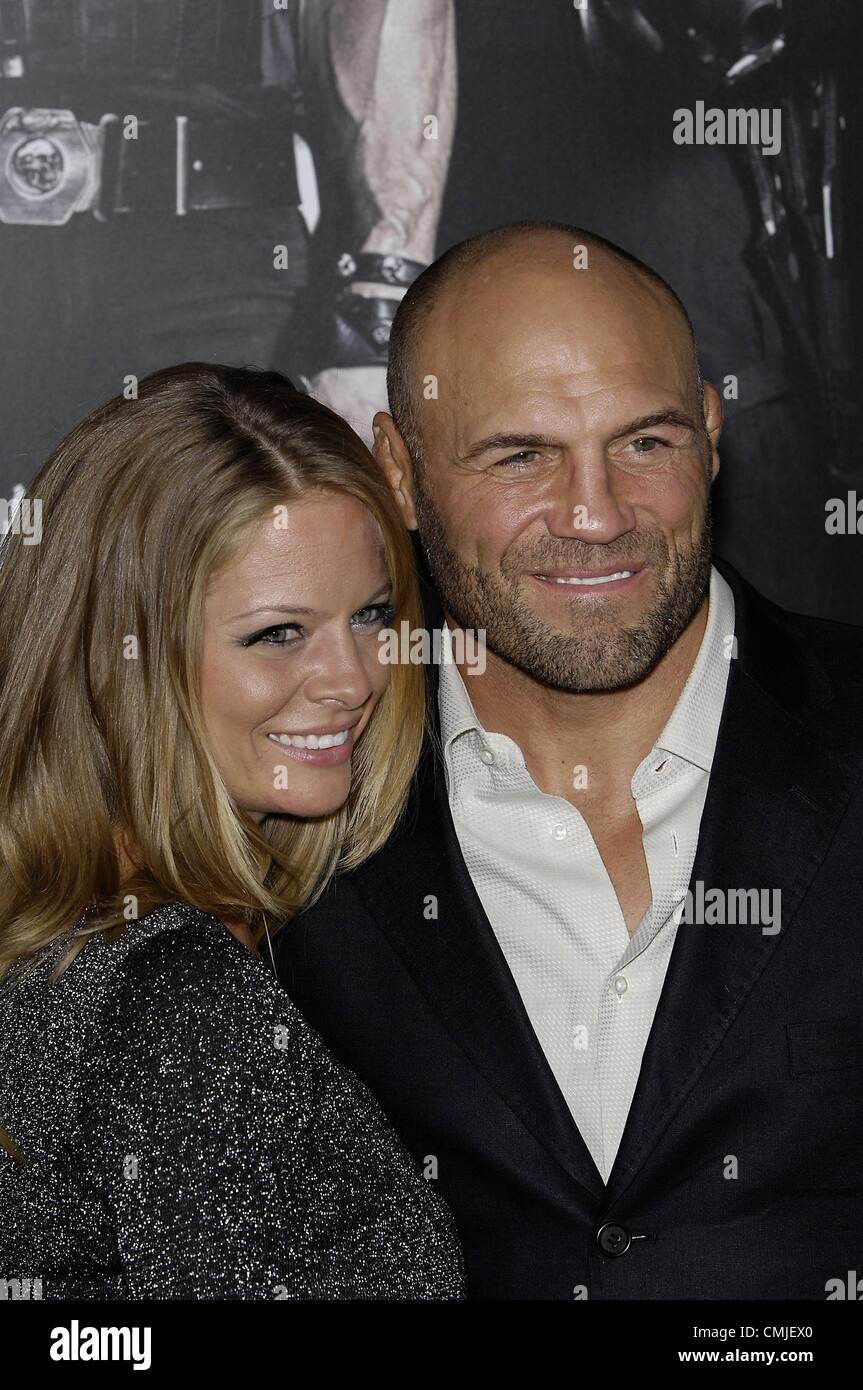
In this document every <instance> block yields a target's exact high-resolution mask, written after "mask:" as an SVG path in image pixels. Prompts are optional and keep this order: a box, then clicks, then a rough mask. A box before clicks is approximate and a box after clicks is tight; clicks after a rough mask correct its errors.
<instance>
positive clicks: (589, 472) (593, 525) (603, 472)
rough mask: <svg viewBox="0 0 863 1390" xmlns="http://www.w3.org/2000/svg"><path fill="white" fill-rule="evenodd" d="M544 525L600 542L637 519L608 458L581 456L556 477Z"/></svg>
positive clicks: (558, 533) (553, 530)
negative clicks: (621, 490) (622, 492)
mask: <svg viewBox="0 0 863 1390" xmlns="http://www.w3.org/2000/svg"><path fill="white" fill-rule="evenodd" d="M546 525H547V527H548V529H549V531H550V532H551V533H552V535H556V536H572V537H575V538H577V539H579V540H584V541H592V542H594V543H596V544H603V543H607V542H608V541H613V540H616V539H617V537H618V536H621V535H624V534H625V533H626V532H627V531H632V530H634V528H635V525H636V520H635V512H634V510H633V508H632V505H631V504H630V503H629V502H628V501H627V500H626V499H625V498H624V497H622V496H621V495H620V492H619V482H618V480H616V479H615V476H614V473H613V470H612V468H611V465H610V464H609V462H608V460H607V459H606V458H605V457H596V458H590V457H581V458H573V459H571V460H570V461H569V464H568V466H564V467H562V468H561V470H560V472H559V474H558V476H557V478H556V479H555V482H554V484H553V488H552V491H551V493H550V495H549V502H548V510H547V512H546Z"/></svg>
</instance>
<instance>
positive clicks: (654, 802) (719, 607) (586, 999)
mask: <svg viewBox="0 0 863 1390" xmlns="http://www.w3.org/2000/svg"><path fill="white" fill-rule="evenodd" d="M733 634H734V597H733V595H732V593H731V590H730V588H729V586H728V584H727V583H726V581H725V580H724V579H723V577H722V575H721V574H720V573H719V571H718V570H717V569H716V568H712V569H711V575H710V592H709V607H708V617H707V625H706V628H705V632H704V636H703V639H702V642H701V646H700V648H699V651H698V656H697V657H696V660H695V663H694V665H693V667H692V670H691V672H690V674H689V677H688V679H687V681H686V684H685V685H684V688H683V690H682V691H681V693H680V697H679V699H678V701H677V704H676V705H675V707H674V709H673V710H672V713H671V716H670V718H669V719H668V722H667V723H666V725H665V728H664V729H663V730H662V733H661V734H660V735H659V737H658V738H657V740H656V743H655V744H654V746H653V748H652V749H651V751H650V753H649V754H648V755H647V757H646V758H644V759H643V761H642V762H641V763H640V764H639V766H638V767H637V768H636V771H635V773H634V775H633V778H632V781H631V783H630V786H631V789H632V795H633V798H634V800H635V804H636V807H637V810H638V814H639V817H640V819H641V823H642V826H643V827H644V835H643V844H644V854H645V858H646V860H647V867H648V871H649V874H650V887H651V894H652V905H651V907H649V908H648V910H647V912H646V913H645V915H644V917H643V918H642V920H641V922H640V924H639V926H638V928H637V930H636V932H635V933H634V935H633V936H632V938H630V936H629V932H628V931H627V927H626V922H625V920H624V917H623V913H622V912H621V910H620V904H619V902H618V900H617V895H616V893H615V891H614V888H613V886H612V883H611V880H610V878H609V876H608V873H607V871H606V868H605V865H604V864H603V862H602V859H601V857H600V854H599V851H598V850H597V847H596V844H595V842H594V839H593V836H592V835H591V833H590V830H589V829H588V827H587V823H586V821H585V819H584V817H583V816H582V815H581V813H580V811H579V810H578V809H577V807H576V806H575V805H573V804H572V802H570V801H567V800H565V799H564V798H563V797H560V796H551V795H549V794H548V793H546V792H542V791H540V789H539V788H538V787H537V785H536V783H535V782H534V780H533V778H532V777H531V775H530V773H529V772H528V770H527V767H526V766H525V761H524V756H523V754H522V751H521V749H520V748H519V746H518V744H517V743H516V742H514V740H513V739H511V738H508V737H507V736H506V735H505V734H499V733H491V732H486V730H485V729H484V728H483V727H482V725H481V724H480V722H479V720H478V718H477V716H476V713H475V711H474V708H473V705H472V703H471V700H470V693H469V692H470V682H471V676H470V675H469V674H468V675H467V678H466V680H465V679H463V678H462V676H461V673H460V672H459V669H458V667H457V666H456V665H455V664H454V662H453V660H452V643H451V632H450V629H449V627H448V626H447V624H446V623H444V626H443V629H442V644H441V658H442V659H441V666H440V686H439V691H438V706H439V710H440V720H441V742H442V745H443V749H444V762H445V768H446V779H447V790H448V794H449V804H450V809H451V811H452V817H453V823H454V825H455V830H456V834H457V836H458V840H459V844H460V845H461V850H462V854H463V855H464V860H465V864H466V866H467V869H468V872H469V874H470V876H471V879H472V880H473V883H474V886H475V887H476V891H477V894H478V896H479V899H480V901H481V902H482V905H483V907H484V908H485V911H486V915H487V916H488V919H489V922H490V923H491V927H492V930H493V931H494V933H495V936H496V937H497V940H498V942H499V943H500V947H501V950H502V951H503V954H504V956H505V957H506V961H507V964H508V965H509V968H510V971H511V972H512V975H513V977H514V979H515V982H516V985H517V986H518V989H519V992H520V994H521V997H522V999H523V1001H524V1006H525V1009H526V1010H527V1014H528V1017H529V1018H530V1021H531V1024H532V1025H533V1028H534V1031H535V1032H536V1035H537V1037H538V1039H539V1042H540V1045H541V1047H542V1050H543V1052H544V1053H545V1055H546V1057H547V1058H548V1062H549V1065H550V1067H551V1070H552V1072H553V1073H554V1075H555V1078H556V1079H557V1083H558V1085H559V1087H560V1089H561V1091H562V1093H563V1095H564V1098H565V1100H566V1103H567V1105H568V1106H569V1109H570V1112H571V1114H572V1116H573V1119H574V1120H575V1122H576V1124H577V1125H578V1128H579V1130H580V1131H581V1134H582V1137H583V1138H584V1141H585V1143H586V1144H587V1147H588V1149H589V1150H590V1152H591V1154H592V1155H593V1159H594V1161H595V1163H596V1166H597V1168H598V1169H599V1172H600V1173H601V1174H602V1177H603V1180H604V1181H607V1180H608V1175H609V1173H610V1172H611V1168H612V1165H613V1163H614V1158H615V1155H616V1153H617V1150H618V1146H619V1144H620V1139H621V1136H622V1134H623V1129H624V1126H625V1124H626V1117H627V1115H628V1113H629V1107H630V1104H631V1103H632V1097H633V1093H634V1091H635V1086H636V1082H637V1080H638V1073H639V1071H640V1069H641V1060H642V1057H643V1055H644V1048H645V1045H646V1043H647V1037H648V1034H649V1032H650V1028H651V1025H652V1023H653V1017H654V1014H655V1012H656V1005H657V1002H658V1000H659V995H660V992H661V990H662V985H663V981H664V979H665V972H666V968H667V966H668V960H669V957H670V955H671V948H672V946H673V945H674V938H675V935H676V932H677V926H678V922H679V918H680V910H679V909H680V905H681V904H682V903H683V901H684V899H685V897H686V891H687V888H688V886H689V880H690V877H691V874H692V867H693V863H694V859H695V850H696V846H697V843H698V831H699V826H700V823H701V814H702V811H703V809H704V801H705V797H706V795H707V784H708V780H709V777H710V768H711V765H712V761H713V751H714V748H715V745H716V736H717V733H718V730H719V720H720V717H721V714H722V707H723V704H724V701H725V689H726V684H727V681H728V672H729V667H730V656H731V650H732V644H733ZM573 795H574V798H575V799H576V800H577V798H578V792H577V791H575V792H574V793H573Z"/></svg>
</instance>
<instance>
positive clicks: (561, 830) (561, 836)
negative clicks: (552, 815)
mask: <svg viewBox="0 0 863 1390" xmlns="http://www.w3.org/2000/svg"><path fill="white" fill-rule="evenodd" d="M551 833H552V835H553V836H554V838H555V839H556V840H565V839H566V826H565V825H553V826H552V827H551Z"/></svg>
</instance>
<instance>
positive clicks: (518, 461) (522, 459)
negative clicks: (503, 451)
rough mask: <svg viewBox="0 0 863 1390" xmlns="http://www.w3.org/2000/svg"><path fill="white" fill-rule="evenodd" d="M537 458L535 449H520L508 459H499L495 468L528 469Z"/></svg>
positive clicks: (537, 454)
mask: <svg viewBox="0 0 863 1390" xmlns="http://www.w3.org/2000/svg"><path fill="white" fill-rule="evenodd" d="M538 458H539V453H538V452H537V450H536V449H520V450H519V451H518V453H517V454H510V456H509V458H505V459H500V460H499V461H498V462H497V463H496V464H495V465H494V467H495V468H514V469H516V471H517V470H518V469H519V468H529V467H530V465H531V464H532V463H533V462H534V461H535V460H536V459H538Z"/></svg>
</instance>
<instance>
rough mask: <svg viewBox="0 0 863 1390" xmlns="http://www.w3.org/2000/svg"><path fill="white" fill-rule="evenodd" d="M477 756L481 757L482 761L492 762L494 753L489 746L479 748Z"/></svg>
mask: <svg viewBox="0 0 863 1390" xmlns="http://www.w3.org/2000/svg"><path fill="white" fill-rule="evenodd" d="M479 756H480V757H481V758H482V760H483V762H484V763H493V762H494V753H492V751H491V749H490V748H481V749H480V754H479Z"/></svg>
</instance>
